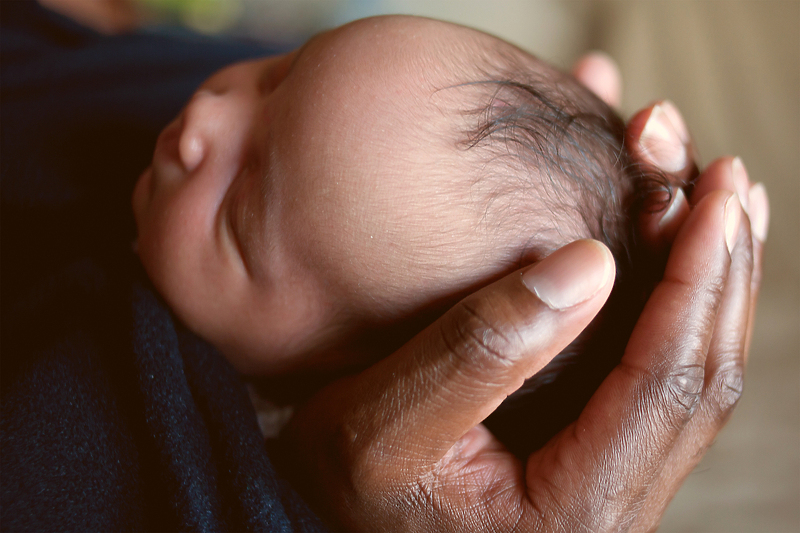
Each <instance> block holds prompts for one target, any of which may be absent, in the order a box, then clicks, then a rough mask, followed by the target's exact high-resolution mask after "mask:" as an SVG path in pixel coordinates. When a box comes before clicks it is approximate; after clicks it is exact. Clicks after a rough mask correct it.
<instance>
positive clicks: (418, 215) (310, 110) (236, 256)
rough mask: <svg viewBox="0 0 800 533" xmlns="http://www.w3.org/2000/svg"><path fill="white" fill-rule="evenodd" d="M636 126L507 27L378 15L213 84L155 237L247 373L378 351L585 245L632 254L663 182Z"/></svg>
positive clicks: (184, 135)
mask: <svg viewBox="0 0 800 533" xmlns="http://www.w3.org/2000/svg"><path fill="white" fill-rule="evenodd" d="M623 133H624V125H623V123H622V121H621V120H620V119H619V118H618V117H617V116H616V115H615V114H614V113H613V112H612V111H611V109H609V108H608V107H607V106H606V105H604V104H603V103H602V102H601V101H600V100H599V99H597V98H596V97H594V96H593V95H592V94H590V93H589V92H588V91H587V90H586V89H584V88H583V87H582V86H580V85H579V84H578V83H577V82H576V81H575V80H574V79H572V78H571V77H569V76H567V75H565V74H562V73H560V72H558V71H557V70H555V69H553V68H552V67H550V66H548V65H546V64H545V63H543V62H541V61H539V60H537V59H536V58H534V57H532V56H530V55H529V54H527V53H525V52H522V51H521V50H519V49H517V48H515V47H514V46H512V45H510V44H508V43H505V42H503V41H501V40H499V39H496V38H494V37H491V36H489V35H486V34H483V33H480V32H477V31H474V30H470V29H467V28H463V27H460V26H455V25H451V24H447V23H443V22H438V21H432V20H428V19H421V18H413V17H399V16H398V17H379V18H372V19H365V20H361V21H357V22H354V23H351V24H348V25H346V26H343V27H340V28H337V29H334V30H332V31H328V32H325V33H322V34H319V35H317V36H316V37H314V38H312V39H311V40H310V41H308V42H307V43H306V44H305V45H304V46H303V47H301V48H300V49H299V50H296V51H294V52H291V53H289V54H287V55H284V56H279V57H274V58H268V59H264V60H259V61H251V62H245V63H240V64H236V65H233V66H230V67H228V68H226V69H224V70H222V71H220V72H218V73H217V74H215V75H214V76H212V77H211V78H210V79H208V80H207V81H206V82H205V83H204V84H203V85H202V86H201V87H200V88H199V90H198V91H197V93H196V94H195V95H194V96H193V98H192V99H191V101H190V102H189V103H188V104H187V106H186V107H185V109H184V110H183V112H182V113H181V114H180V116H179V117H178V118H177V119H176V120H175V121H173V122H172V123H171V124H170V125H169V126H167V128H166V129H165V130H164V131H163V132H162V134H161V136H160V137H159V140H158V143H157V146H156V150H155V154H154V157H153V164H152V166H151V167H150V168H148V169H147V170H146V171H145V172H144V174H143V175H142V177H141V178H140V180H139V182H138V184H137V186H136V189H135V191H134V195H133V205H134V211H135V215H136V220H137V226H138V231H139V239H138V251H139V255H140V257H141V260H142V263H143V264H144V267H145V269H146V270H147V272H148V274H149V276H150V278H151V279H152V281H153V283H154V285H155V286H156V288H157V289H158V290H159V291H160V293H161V294H162V295H163V297H164V298H165V300H166V301H167V303H168V304H169V305H170V306H171V307H172V309H173V310H174V312H175V313H176V315H177V316H178V317H179V318H180V319H181V320H182V321H184V322H185V323H186V324H187V326H189V328H190V329H192V330H194V331H195V332H196V333H197V334H199V335H200V336H201V337H204V338H205V339H206V340H208V341H209V342H211V343H212V344H214V345H215V346H217V347H218V348H219V349H220V350H221V351H222V352H223V353H224V354H225V355H226V357H228V358H229V360H230V361H231V362H232V363H233V365H234V366H235V367H236V368H237V369H238V370H240V371H241V372H243V373H246V374H260V375H276V374H279V373H286V372H293V371H301V370H304V369H309V368H313V367H329V368H335V367H340V366H342V365H345V364H350V363H354V362H361V363H363V362H364V361H365V360H366V359H367V358H371V357H377V356H381V355H385V353H386V352H385V348H386V349H388V348H387V347H389V346H391V345H392V343H391V342H389V340H388V339H390V338H391V339H395V338H396V339H398V340H400V339H402V337H404V336H405V335H407V334H408V332H410V331H414V330H415V328H416V327H417V322H415V319H416V318H418V317H420V316H426V317H430V316H432V315H435V314H436V313H438V312H441V311H442V310H444V309H445V308H446V307H448V306H449V305H452V304H453V303H454V302H455V301H456V300H457V299H459V298H460V297H463V296H464V295H465V294H467V293H468V292H471V291H473V290H475V289H476V288H478V287H479V286H482V285H485V284H486V283H488V282H489V281H492V280H494V279H497V278H499V277H501V276H502V275H504V274H506V273H508V272H511V271H513V270H515V269H517V268H520V267H521V266H524V265H525V264H526V263H531V262H533V261H535V260H537V259H539V258H541V257H543V256H545V255H547V254H548V253H549V252H550V251H552V250H554V249H556V248H558V247H560V246H563V245H564V244H566V243H568V242H571V241H573V240H576V239H580V238H586V237H593V238H598V239H600V240H602V241H604V242H606V243H607V244H608V245H609V246H610V247H611V249H612V251H613V252H614V253H615V256H616V257H617V258H618V261H619V259H620V258H623V257H624V256H625V250H626V245H627V243H628V241H629V239H630V229H629V228H630V226H631V224H630V222H629V217H628V215H629V213H630V205H629V204H630V201H631V199H632V198H634V197H635V196H636V193H637V191H638V190H640V189H641V185H640V184H639V183H640V182H641V183H643V181H642V180H639V179H638V177H637V176H636V175H635V174H636V172H638V171H637V170H636V169H635V168H634V167H632V166H631V165H630V162H629V160H628V158H627V155H626V151H625V150H624V149H623ZM637 180H638V181H637ZM367 332H370V333H369V334H368V333H367ZM376 332H377V333H376ZM370 335H372V336H370ZM375 335H377V337H375ZM371 338H377V339H379V340H380V341H381V342H380V343H379V344H378V345H373V344H371V343H370V342H368V339H371Z"/></svg>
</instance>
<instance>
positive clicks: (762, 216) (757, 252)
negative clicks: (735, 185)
mask: <svg viewBox="0 0 800 533" xmlns="http://www.w3.org/2000/svg"><path fill="white" fill-rule="evenodd" d="M748 203H749V208H750V228H751V233H752V235H753V275H752V277H751V279H750V319H749V321H748V327H747V340H746V341H745V361H746V360H747V358H748V356H749V354H750V341H751V340H752V338H753V326H754V324H755V312H756V302H757V300H758V294H759V291H760V289H761V278H762V272H763V270H762V268H763V267H762V265H763V259H764V243H765V242H766V240H767V230H768V229H769V199H768V198H767V190H766V188H765V187H764V185H763V184H762V183H756V184H755V185H753V186H752V187H750V190H749V191H748Z"/></svg>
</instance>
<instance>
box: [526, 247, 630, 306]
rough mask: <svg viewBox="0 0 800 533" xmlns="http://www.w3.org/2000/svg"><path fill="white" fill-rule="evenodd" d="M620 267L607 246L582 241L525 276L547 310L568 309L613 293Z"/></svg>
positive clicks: (563, 250)
mask: <svg viewBox="0 0 800 533" xmlns="http://www.w3.org/2000/svg"><path fill="white" fill-rule="evenodd" d="M615 275H616V268H615V263H614V257H613V255H612V254H611V251H610V250H609V249H608V247H607V246H606V245H604V244H603V243H601V242H599V241H596V240H593V239H582V240H579V241H575V242H573V243H570V244H568V245H566V246H564V247H563V248H560V249H558V250H556V251H555V252H553V253H552V254H550V255H549V256H547V257H546V258H544V259H543V260H542V261H540V262H539V263H537V264H536V265H534V266H533V267H532V268H530V269H528V270H526V271H525V272H523V274H522V283H523V284H524V285H525V286H526V287H527V288H528V290H530V291H531V292H532V293H534V294H535V295H536V296H537V297H538V298H539V299H540V300H541V301H542V302H543V303H544V304H545V305H547V307H549V308H550V309H554V310H561V309H567V308H570V307H574V306H576V305H578V304H580V303H583V302H585V301H587V300H590V299H592V298H593V297H595V296H596V295H598V294H599V293H601V292H602V291H603V290H604V289H607V292H610V288H609V287H611V286H613V284H614V277H615Z"/></svg>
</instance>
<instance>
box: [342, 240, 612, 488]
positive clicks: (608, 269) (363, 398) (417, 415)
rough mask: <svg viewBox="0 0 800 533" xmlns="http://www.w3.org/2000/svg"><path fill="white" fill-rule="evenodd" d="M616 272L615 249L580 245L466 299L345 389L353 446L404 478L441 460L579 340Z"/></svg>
mask: <svg viewBox="0 0 800 533" xmlns="http://www.w3.org/2000/svg"><path fill="white" fill-rule="evenodd" d="M614 273H615V268H614V260H613V257H612V256H611V252H609V250H608V248H606V247H605V246H604V245H603V244H601V243H599V242H598V241H593V240H581V241H576V242H573V243H571V244H569V245H567V246H565V247H563V248H561V249H560V250H557V251H556V252H554V253H553V254H551V255H550V256H548V257H547V258H545V259H544V260H542V261H541V262H539V263H538V264H536V265H534V266H532V267H530V268H528V269H524V270H521V271H518V272H515V273H513V274H510V275H509V276H507V277H505V278H503V279H501V280H499V281H497V282H495V283H493V284H492V285H489V286H487V287H485V288H484V289H482V290H480V291H478V292H477V293H475V294H473V295H471V296H469V297H467V298H466V299H464V300H462V301H461V302H460V303H459V304H457V305H456V306H455V307H453V308H452V309H451V310H450V311H448V312H447V313H445V315H443V316H442V317H441V318H440V319H439V320H437V321H436V322H435V323H433V324H432V325H431V326H430V327H428V328H427V329H426V330H424V331H423V332H421V333H420V334H419V335H417V336H416V337H415V338H414V339H412V340H411V341H410V342H409V343H407V344H406V345H405V346H403V347H402V348H401V349H400V350H398V351H397V352H395V353H394V354H392V355H391V356H390V357H388V358H386V359H384V360H383V361H381V362H380V363H378V364H376V365H375V366H373V367H371V368H370V369H368V370H367V371H365V372H364V373H362V374H361V375H360V376H358V377H357V378H356V379H355V380H353V381H351V382H349V383H348V394H347V396H349V400H350V401H349V403H350V404H351V405H352V406H353V407H352V409H350V410H346V412H348V413H349V414H350V416H349V417H348V416H347V415H345V417H346V418H349V419H348V420H343V421H342V422H344V423H345V426H346V427H347V428H348V434H349V435H350V436H351V437H352V438H353V442H352V445H353V448H354V449H358V450H360V451H368V455H369V456H370V457H373V458H375V457H381V458H384V460H385V461H386V462H387V466H388V464H389V463H391V464H393V465H394V466H396V460H397V459H400V460H401V461H403V462H404V463H405V465H404V466H405V468H403V471H405V472H407V473H411V472H414V471H418V468H423V469H424V468H426V467H427V466H429V465H430V464H432V463H435V462H436V461H438V460H439V459H441V458H442V457H443V456H444V454H445V453H446V452H447V450H448V449H450V448H451V447H452V445H453V444H454V443H455V442H456V441H457V440H458V439H460V438H461V437H462V436H463V435H464V434H465V433H466V432H467V431H469V430H470V429H472V428H473V427H475V426H476V425H478V424H479V423H481V422H482V421H483V420H484V419H485V418H486V417H487V416H488V415H489V414H490V413H491V412H492V411H493V410H494V409H495V408H496V407H497V406H498V405H499V404H500V403H501V402H502V401H503V400H504V399H505V398H506V397H507V396H508V395H509V394H511V393H512V392H514V391H515V390H516V389H518V388H519V387H520V386H521V385H522V383H523V382H524V380H525V379H527V378H529V377H530V376H532V375H533V374H535V373H536V372H537V371H539V370H540V369H541V368H542V367H544V366H545V365H546V364H547V363H548V362H549V361H550V360H551V359H552V358H553V357H555V356H556V355H557V354H558V353H559V352H560V351H561V350H562V349H564V348H565V347H566V346H567V345H568V344H569V343H570V342H572V340H574V339H575V338H576V337H577V336H578V334H579V333H580V332H581V331H582V330H583V329H584V328H585V327H586V326H587V325H588V324H589V322H591V320H592V319H593V318H594V316H595V315H596V314H597V312H598V311H599V310H600V308H601V307H602V306H603V304H604V303H605V301H606V299H607V298H608V295H609V293H610V292H611V288H612V286H613V282H614Z"/></svg>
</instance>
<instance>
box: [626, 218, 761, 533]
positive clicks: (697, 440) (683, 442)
mask: <svg viewBox="0 0 800 533" xmlns="http://www.w3.org/2000/svg"><path fill="white" fill-rule="evenodd" d="M751 205H753V204H751ZM754 242H756V240H755V239H754V238H751V235H750V231H749V223H748V220H747V218H746V217H742V219H741V224H740V228H739V234H738V238H737V240H736V243H735V247H734V250H733V253H732V257H731V268H730V273H729V274H728V279H727V282H726V284H725V289H724V291H723V294H722V301H721V304H720V309H719V312H718V313H717V317H716V322H715V324H714V325H713V331H714V333H713V336H712V339H711V343H710V346H709V352H708V357H707V358H706V365H705V385H704V388H703V392H702V394H701V398H700V400H699V408H698V409H697V410H696V413H695V414H694V416H693V417H692V418H691V420H690V421H689V423H688V424H687V425H686V428H685V429H684V431H682V432H681V434H680V436H679V437H678V439H677V441H676V443H675V446H674V447H673V449H672V450H671V452H670V455H669V458H668V459H667V460H666V462H665V464H664V468H663V469H662V472H661V474H660V475H659V476H658V478H657V479H656V481H655V482H654V483H653V486H652V487H651V490H650V491H649V492H648V495H647V500H646V502H645V504H644V505H643V506H642V512H641V513H640V517H642V520H647V517H650V519H651V520H652V519H653V518H654V517H655V519H656V520H657V517H660V516H661V515H662V514H663V512H664V509H666V507H667V504H668V503H669V502H670V500H671V499H672V497H673V496H674V494H675V493H676V492H677V489H678V487H679V486H680V484H681V483H682V482H683V480H684V479H685V478H686V476H688V475H689V473H690V472H691V471H692V470H693V469H694V467H695V466H697V464H698V463H699V462H700V459H701V458H702V456H703V454H704V453H705V451H706V450H707V449H708V447H709V446H711V444H712V443H713V441H714V439H715V438H716V436H717V434H718V432H719V430H720V429H721V428H722V426H724V424H725V423H726V421H727V420H728V418H729V416H730V414H731V412H732V411H733V409H734V407H735V406H736V404H737V403H738V401H739V398H740V397H741V394H742V390H743V383H744V370H745V366H746V357H745V353H746V352H745V350H746V342H747V338H746V337H747V335H746V332H747V329H748V321H749V320H750V317H751V311H752V305H753V304H754V301H753V298H752V295H751V279H752V276H753V269H754V255H753V243H754ZM649 525H650V524H649V523H647V522H645V523H643V524H641V525H640V526H641V527H639V529H647V527H649ZM634 529H636V528H634Z"/></svg>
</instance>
